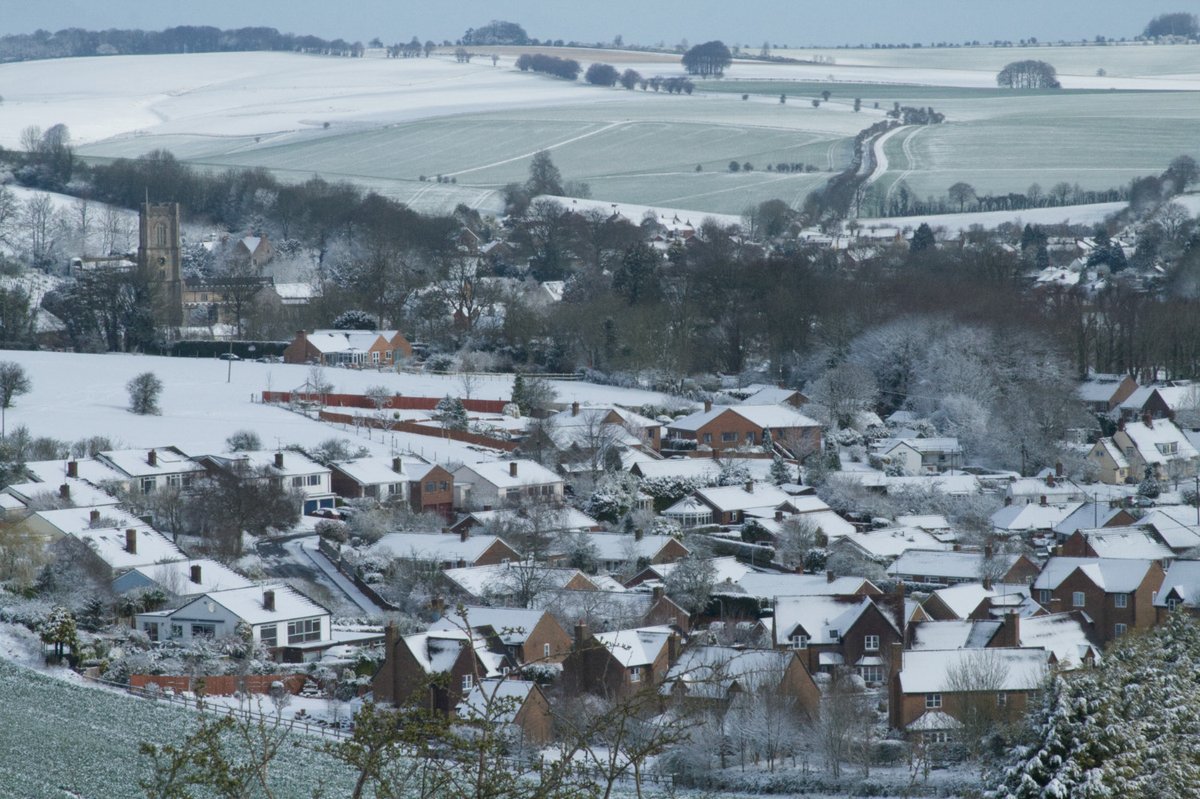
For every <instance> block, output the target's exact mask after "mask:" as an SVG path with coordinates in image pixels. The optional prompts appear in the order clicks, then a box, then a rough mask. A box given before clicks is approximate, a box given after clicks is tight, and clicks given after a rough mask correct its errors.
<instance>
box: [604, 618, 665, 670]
mask: <svg viewBox="0 0 1200 799" xmlns="http://www.w3.org/2000/svg"><path fill="white" fill-rule="evenodd" d="M671 635H673V631H672V630H671V628H670V627H667V626H665V625H664V626H659V627H639V628H637V629H635V630H614V631H613V632H608V633H596V634H595V635H594V636H592V637H593V638H594V639H595V640H596V641H597V642H599V643H600V645H601V646H603V647H604V648H605V649H607V650H608V651H609V653H611V654H612V656H613V658H614V659H616V661H617V662H618V663H620V664H621V665H622V666H624V667H625V668H630V667H631V666H649V665H650V664H652V663H653V662H654V661H655V660H656V659H657V658H658V656H659V654H660V653H661V652H662V650H663V647H665V646H666V645H667V640H668V639H669V638H670V637H671Z"/></svg>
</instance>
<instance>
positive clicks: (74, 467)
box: [67, 461, 79, 477]
mask: <svg viewBox="0 0 1200 799" xmlns="http://www.w3.org/2000/svg"><path fill="white" fill-rule="evenodd" d="M78 476H79V461H67V477H78Z"/></svg>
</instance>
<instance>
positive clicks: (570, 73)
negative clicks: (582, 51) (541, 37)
mask: <svg viewBox="0 0 1200 799" xmlns="http://www.w3.org/2000/svg"><path fill="white" fill-rule="evenodd" d="M516 66H517V69H519V70H521V71H522V72H529V71H533V72H541V73H542V74H544V75H553V76H554V77H556V78H563V79H564V80H575V79H576V78H578V77H579V73H580V71H582V69H583V67H581V66H580V65H579V62H578V61H576V60H575V59H573V58H559V57H558V56H555V55H546V54H544V53H522V54H521V55H520V56H518V57H517V63H516Z"/></svg>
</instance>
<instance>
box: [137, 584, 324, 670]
mask: <svg viewBox="0 0 1200 799" xmlns="http://www.w3.org/2000/svg"><path fill="white" fill-rule="evenodd" d="M135 623H136V625H137V629H139V630H141V631H143V632H144V633H146V635H147V636H149V638H150V640H151V641H181V642H185V643H186V642H187V641H190V640H192V639H193V638H225V637H228V636H232V635H236V634H237V632H238V628H239V626H241V625H245V626H247V627H248V628H249V629H250V630H251V632H252V634H253V636H254V640H255V641H256V642H258V643H260V644H262V645H263V646H265V647H267V648H268V649H270V650H271V651H272V652H273V653H274V654H275V656H276V658H278V659H280V660H282V661H284V662H286V663H299V662H303V661H306V660H312V659H314V658H316V657H318V656H319V655H320V653H321V652H322V651H324V650H325V649H328V648H329V647H331V646H333V645H334V644H335V643H336V642H335V641H334V640H333V638H332V630H331V628H330V613H329V610H328V609H327V608H325V607H323V606H321V605H319V604H318V603H316V602H314V601H313V600H311V599H309V598H308V597H306V596H305V595H304V594H302V593H300V592H299V591H297V590H296V589H294V588H292V587H290V586H287V585H267V586H254V585H252V586H249V587H247V588H231V589H227V590H224V591H210V592H208V593H205V594H202V595H200V596H198V597H196V598H195V599H192V600H191V601H190V602H187V603H185V604H184V605H182V606H181V607H179V608H176V609H175V610H163V611H158V612H156V613H139V614H137V616H136V618H135Z"/></svg>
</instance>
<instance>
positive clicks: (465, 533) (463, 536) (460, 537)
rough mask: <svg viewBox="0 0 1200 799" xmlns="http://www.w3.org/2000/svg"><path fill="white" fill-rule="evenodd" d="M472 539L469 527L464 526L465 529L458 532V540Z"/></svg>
mask: <svg viewBox="0 0 1200 799" xmlns="http://www.w3.org/2000/svg"><path fill="white" fill-rule="evenodd" d="M470 537H471V528H470V527H467V526H466V525H463V528H462V529H461V530H459V531H458V540H459V541H466V540H467V539H468V538H470Z"/></svg>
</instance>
